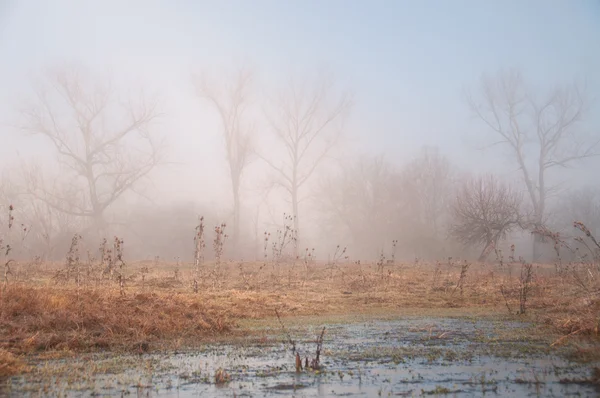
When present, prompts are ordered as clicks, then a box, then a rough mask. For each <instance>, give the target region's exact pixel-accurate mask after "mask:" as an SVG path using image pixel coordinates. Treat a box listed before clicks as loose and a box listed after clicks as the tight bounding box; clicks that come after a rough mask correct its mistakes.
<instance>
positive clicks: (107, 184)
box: [22, 69, 162, 229]
mask: <svg viewBox="0 0 600 398" xmlns="http://www.w3.org/2000/svg"><path fill="white" fill-rule="evenodd" d="M86 83H87V84H86ZM89 83H90V80H89V79H86V78H84V76H83V73H82V72H81V71H80V70H65V69H63V70H59V71H57V72H50V73H48V74H47V80H46V81H45V82H44V83H42V84H40V85H38V86H37V88H36V90H35V97H34V100H33V101H31V103H29V104H27V106H26V107H24V109H23V110H22V116H23V120H24V123H23V125H22V129H23V130H24V131H25V132H28V133H31V134H39V135H42V136H44V137H45V138H47V140H48V142H49V143H50V144H51V145H52V147H53V149H54V150H55V151H56V154H57V156H58V160H59V163H60V165H61V167H62V170H61V173H60V176H61V178H60V179H59V180H57V181H55V184H59V185H60V189H59V190H57V189H52V188H51V187H48V186H47V185H46V184H44V183H43V181H36V183H35V184H32V185H30V188H31V189H30V191H29V193H30V194H32V195H34V196H35V197H36V198H38V199H40V200H42V201H44V202H45V203H46V204H47V205H48V206H50V207H51V208H53V209H55V210H57V211H59V212H62V213H66V214H70V215H73V216H78V217H86V218H89V219H91V220H92V221H93V223H94V225H95V227H96V228H98V229H103V228H104V227H105V217H104V213H105V211H106V209H107V208H108V207H109V206H110V205H111V204H113V203H114V202H115V201H116V200H117V199H118V198H119V197H121V195H123V194H124V193H125V192H126V191H128V190H131V189H133V188H134V185H135V184H136V183H137V182H139V180H140V179H141V178H143V177H144V176H146V175H147V174H148V173H149V172H150V171H151V170H152V169H154V168H155V166H156V165H157V164H159V162H160V160H161V155H162V151H161V150H160V149H159V148H161V146H160V145H158V143H157V142H155V140H154V137H153V135H152V134H151V133H150V127H151V125H152V123H153V122H154V121H155V119H156V118H157V117H158V116H159V113H158V111H157V106H156V103H154V102H147V101H145V100H144V99H140V100H138V101H133V100H129V101H126V102H125V103H123V102H121V101H120V100H119V98H117V96H116V93H115V92H114V91H113V89H112V87H111V84H110V82H106V83H104V84H98V85H91V84H89Z"/></svg>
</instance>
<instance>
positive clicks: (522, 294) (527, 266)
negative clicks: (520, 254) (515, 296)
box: [519, 262, 533, 314]
mask: <svg viewBox="0 0 600 398" xmlns="http://www.w3.org/2000/svg"><path fill="white" fill-rule="evenodd" d="M532 279H533V264H531V263H526V262H523V263H522V264H521V276H520V278H519V314H525V311H526V310H527V300H528V299H529V293H530V292H531V281H532Z"/></svg>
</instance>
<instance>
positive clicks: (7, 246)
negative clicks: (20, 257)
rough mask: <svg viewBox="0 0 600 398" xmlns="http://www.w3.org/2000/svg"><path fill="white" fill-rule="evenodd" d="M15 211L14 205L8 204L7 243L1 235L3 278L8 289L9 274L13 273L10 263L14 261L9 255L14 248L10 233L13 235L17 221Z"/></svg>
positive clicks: (0, 250)
mask: <svg viewBox="0 0 600 398" xmlns="http://www.w3.org/2000/svg"><path fill="white" fill-rule="evenodd" d="M13 211H14V207H13V205H9V206H8V234H7V235H8V242H6V243H5V242H4V240H3V239H2V238H1V237H0V252H2V253H3V254H4V280H3V285H4V289H6V288H7V286H8V275H11V274H12V271H11V269H10V265H11V263H13V262H14V260H13V259H11V258H9V257H8V256H9V254H10V252H11V250H12V246H11V242H10V235H11V232H12V228H13V224H14V221H15V217H14V215H13Z"/></svg>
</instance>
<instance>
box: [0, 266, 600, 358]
mask: <svg viewBox="0 0 600 398" xmlns="http://www.w3.org/2000/svg"><path fill="white" fill-rule="evenodd" d="M143 267H148V268H150V269H149V272H148V273H147V274H146V276H145V280H144V281H143V282H142V278H141V273H140V272H139V269H141V268H143ZM513 267H514V268H513V269H512V272H510V271H509V270H508V268H507V267H506V266H504V267H498V266H497V265H483V264H472V265H471V266H470V267H469V269H468V272H466V273H465V274H464V275H463V276H462V278H461V269H462V267H461V264H452V263H449V264H439V263H438V264H437V265H435V264H423V263H419V264H398V265H386V266H385V267H384V268H385V269H381V267H377V265H376V264H371V265H359V264H353V263H340V264H338V266H337V267H336V268H335V269H332V268H331V267H326V266H325V265H322V264H309V265H306V264H300V262H299V263H298V264H296V265H292V264H280V265H278V266H277V268H274V267H271V266H268V267H264V264H262V263H244V265H243V267H239V264H237V263H223V264H222V265H221V269H220V270H221V272H220V275H221V276H220V277H219V278H221V279H220V280H219V283H218V284H215V283H214V281H211V280H210V277H208V276H207V275H206V274H205V275H203V277H201V278H200V283H199V286H198V291H199V292H198V293H194V292H193V288H194V286H192V284H191V282H190V283H186V282H183V281H193V280H194V278H193V274H192V273H193V272H194V269H193V267H192V266H191V265H190V266H187V267H186V266H185V265H181V267H180V268H181V278H180V279H179V280H176V279H175V278H174V276H173V268H174V266H170V265H169V264H162V265H161V266H160V267H154V268H152V267H151V266H149V264H147V263H138V264H133V265H131V266H130V267H129V269H128V272H129V275H126V279H125V280H126V284H125V295H124V296H121V295H120V292H119V287H118V285H116V284H115V283H114V281H113V282H111V281H105V282H101V283H84V285H83V287H82V288H81V291H80V294H79V295H78V294H77V288H76V286H75V285H74V284H73V285H69V284H67V285H57V284H55V283H54V282H53V281H52V280H51V279H50V278H49V277H47V276H48V275H51V274H52V270H48V271H47V272H46V273H42V274H40V273H38V274H36V275H27V278H26V279H25V280H26V281H25V280H21V281H16V282H15V283H13V284H12V285H9V287H8V288H7V290H6V291H5V292H4V293H3V294H2V298H1V303H2V313H1V317H0V349H3V350H5V351H4V352H9V353H13V354H20V353H32V352H48V351H57V350H63V351H72V352H82V351H95V350H137V351H147V350H154V349H163V348H173V347H180V346H185V345H190V344H194V343H197V342H201V341H205V340H206V339H209V338H213V337H219V336H223V335H224V334H227V333H233V332H234V331H236V328H235V326H236V320H241V319H263V318H269V317H273V316H274V314H275V311H276V310H277V311H278V312H279V313H280V314H281V315H282V316H295V315H341V314H361V313H362V314H365V313H369V312H378V313H381V312H382V311H389V312H397V311H398V310H402V309H406V308H412V309H419V308H423V309H444V308H464V309H465V311H467V312H468V311H472V312H473V313H477V314H481V313H482V312H483V313H485V312H489V313H490V314H497V313H505V314H506V313H507V312H508V311H507V305H506V301H508V302H509V307H512V308H515V309H518V308H519V279H518V269H519V268H518V267H520V265H519V264H513ZM212 268H213V267H212V265H209V264H207V265H206V269H212ZM554 269H555V267H554V266H553V265H536V266H535V267H534V274H533V278H532V281H531V287H530V292H529V298H528V302H527V310H528V313H527V314H526V315H519V317H525V319H528V320H534V321H541V322H540V323H542V324H545V325H547V326H550V327H551V328H553V329H554V330H555V331H557V332H560V333H562V334H563V335H564V336H569V337H568V338H565V339H563V340H562V341H560V342H558V343H557V344H562V343H564V342H566V341H568V340H569V339H571V338H572V337H574V336H588V337H592V338H594V339H597V338H598V336H599V333H598V332H599V330H598V326H599V325H598V322H599V314H600V300H599V298H598V295H595V296H594V295H590V294H589V292H588V293H586V292H582V291H581V289H579V288H578V287H577V284H576V283H572V281H570V280H569V278H565V277H564V275H557V274H556V273H555V271H554ZM188 274H189V275H188ZM459 283H460V284H461V285H460V286H462V287H461V290H462V292H463V293H462V294H458V293H456V290H457V286H458V284H459ZM215 286H218V288H215ZM500 286H504V288H505V296H506V297H503V295H502V293H501V291H500ZM513 315H514V314H513ZM514 316H515V317H516V316H517V315H514Z"/></svg>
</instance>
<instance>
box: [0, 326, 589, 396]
mask: <svg viewBox="0 0 600 398" xmlns="http://www.w3.org/2000/svg"><path fill="white" fill-rule="evenodd" d="M324 322H325V320H322V322H318V321H317V322H315V321H314V320H312V321H310V322H306V323H303V322H294V324H293V325H289V326H288V327H287V329H288V332H289V335H290V337H291V339H292V340H294V341H295V342H296V348H297V351H298V352H299V353H300V354H301V356H302V357H303V358H304V357H305V356H309V357H311V358H312V357H314V355H315V349H316V344H315V339H316V337H317V336H318V334H319V332H320V330H321V329H322V327H323V323H324ZM534 330H535V329H533V328H532V326H531V325H527V324H520V323H511V322H493V321H489V320H488V321H482V320H478V321H472V320H465V319H449V318H402V319H399V320H386V321H381V320H380V321H368V322H351V323H334V324H331V323H329V325H328V326H327V329H326V334H325V339H324V344H323V351H322V353H321V365H322V369H321V370H320V371H318V372H315V371H303V372H301V373H297V372H296V369H295V365H294V354H293V353H292V350H291V349H290V344H289V343H288V342H287V341H288V336H287V333H285V332H283V331H282V330H281V328H280V326H278V325H273V326H272V327H265V326H263V327H260V328H258V329H254V330H253V331H252V333H250V334H249V336H248V337H247V338H245V339H240V340H238V341H235V342H233V343H231V342H230V343H228V344H212V345H209V346H206V347H203V348H201V349H197V350H194V351H193V352H179V353H169V354H146V355H126V356H118V357H115V356H109V355H88V356H81V357H79V358H76V359H69V360H48V361H37V362H33V364H34V365H35V367H36V369H35V370H34V371H33V372H31V373H30V374H28V375H27V376H25V377H16V378H12V379H11V380H9V381H8V383H7V384H6V385H5V386H4V387H3V389H2V390H0V393H1V394H3V395H8V396H28V395H29V396H39V395H42V396H44V395H48V396H60V395H65V396H121V395H125V396H144V397H146V396H149V397H154V396H164V397H196V396H223V397H233V396H237V397H250V396H256V397H263V396H273V397H277V396H297V397H303V396H307V397H308V396H353V397H354V396H358V397H377V396H383V397H386V396H420V395H435V394H439V395H446V394H448V395H450V396H474V395H475V396H482V395H486V396H495V395H497V396H515V397H516V396H543V397H548V396H557V397H563V396H571V395H577V396H598V395H600V389H598V387H597V386H596V385H594V384H593V383H590V382H586V381H585V380H589V379H590V376H591V369H592V367H593V366H598V365H599V364H597V363H596V364H589V363H588V364H579V363H572V362H569V361H568V360H567V359H565V358H564V357H563V355H562V354H563V353H562V352H561V351H557V350H555V349H550V348H549V345H548V341H546V340H545V339H544V338H543V337H536V333H534ZM218 369H223V370H224V371H225V372H226V373H227V375H228V376H229V381H228V382H226V383H223V384H217V383H215V373H216V372H217V370H218Z"/></svg>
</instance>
